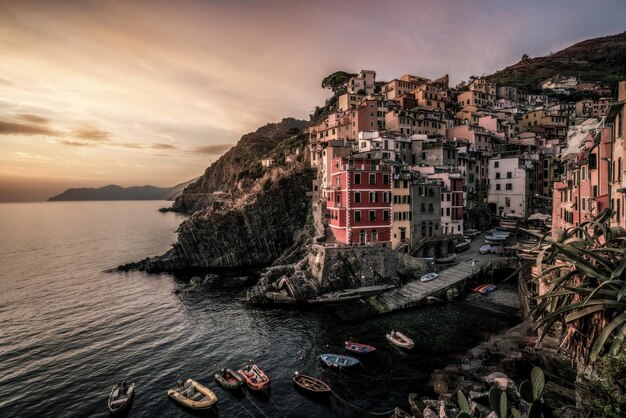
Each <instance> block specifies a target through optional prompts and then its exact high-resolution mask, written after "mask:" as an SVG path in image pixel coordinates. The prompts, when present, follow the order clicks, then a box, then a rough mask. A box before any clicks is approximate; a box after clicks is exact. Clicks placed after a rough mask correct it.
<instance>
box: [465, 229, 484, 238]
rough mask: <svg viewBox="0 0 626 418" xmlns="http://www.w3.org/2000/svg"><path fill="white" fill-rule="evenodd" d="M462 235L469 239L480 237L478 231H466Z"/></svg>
mask: <svg viewBox="0 0 626 418" xmlns="http://www.w3.org/2000/svg"><path fill="white" fill-rule="evenodd" d="M463 235H467V236H470V237H477V236H479V235H480V231H479V230H478V229H466V230H465V232H464V233H463Z"/></svg>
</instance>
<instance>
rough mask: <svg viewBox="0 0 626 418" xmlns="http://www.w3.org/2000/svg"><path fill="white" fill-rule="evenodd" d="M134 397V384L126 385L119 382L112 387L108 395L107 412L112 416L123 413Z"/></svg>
mask: <svg viewBox="0 0 626 418" xmlns="http://www.w3.org/2000/svg"><path fill="white" fill-rule="evenodd" d="M133 396H135V384H134V383H131V384H130V385H127V384H126V382H119V383H118V384H117V385H115V386H113V389H111V393H110V394H109V400H108V402H107V404H108V406H109V411H111V413H112V414H117V413H118V412H122V411H124V410H125V409H126V408H128V407H129V406H130V404H131V403H132V400H133Z"/></svg>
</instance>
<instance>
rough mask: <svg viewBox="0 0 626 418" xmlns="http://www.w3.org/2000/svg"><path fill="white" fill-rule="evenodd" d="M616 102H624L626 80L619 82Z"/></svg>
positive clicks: (625, 98) (625, 97)
mask: <svg viewBox="0 0 626 418" xmlns="http://www.w3.org/2000/svg"><path fill="white" fill-rule="evenodd" d="M617 100H619V101H622V100H626V80H624V81H620V82H619V87H618V88H617Z"/></svg>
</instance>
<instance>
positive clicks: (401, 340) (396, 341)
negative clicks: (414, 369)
mask: <svg viewBox="0 0 626 418" xmlns="http://www.w3.org/2000/svg"><path fill="white" fill-rule="evenodd" d="M386 337H387V340H388V341H389V342H390V343H391V344H393V345H397V346H398V347H402V348H406V349H408V350H410V349H411V348H413V347H414V346H415V343H414V342H413V340H412V339H410V338H409V337H407V336H406V335H404V334H403V333H401V332H400V331H391V333H390V334H387V335H386Z"/></svg>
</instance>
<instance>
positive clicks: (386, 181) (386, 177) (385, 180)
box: [383, 174, 389, 184]
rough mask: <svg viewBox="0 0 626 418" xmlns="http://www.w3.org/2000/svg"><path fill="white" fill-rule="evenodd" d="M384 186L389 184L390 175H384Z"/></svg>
mask: <svg viewBox="0 0 626 418" xmlns="http://www.w3.org/2000/svg"><path fill="white" fill-rule="evenodd" d="M383 184H389V174H383Z"/></svg>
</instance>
